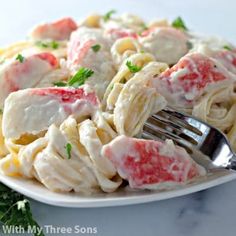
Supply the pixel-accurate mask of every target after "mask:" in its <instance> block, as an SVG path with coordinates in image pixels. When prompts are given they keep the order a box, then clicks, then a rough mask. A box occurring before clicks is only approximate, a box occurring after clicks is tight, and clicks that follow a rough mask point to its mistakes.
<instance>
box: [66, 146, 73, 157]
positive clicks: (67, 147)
mask: <svg viewBox="0 0 236 236" xmlns="http://www.w3.org/2000/svg"><path fill="white" fill-rule="evenodd" d="M71 151H72V145H71V144H70V143H67V144H66V153H67V157H68V159H71Z"/></svg>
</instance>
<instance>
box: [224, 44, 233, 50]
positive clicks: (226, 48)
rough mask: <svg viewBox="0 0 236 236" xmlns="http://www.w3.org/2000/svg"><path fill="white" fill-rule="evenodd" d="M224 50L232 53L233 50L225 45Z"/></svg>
mask: <svg viewBox="0 0 236 236" xmlns="http://www.w3.org/2000/svg"><path fill="white" fill-rule="evenodd" d="M223 48H224V49H225V50H229V51H232V48H231V47H230V46H229V45H224V46H223Z"/></svg>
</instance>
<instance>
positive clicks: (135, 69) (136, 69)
mask: <svg viewBox="0 0 236 236" xmlns="http://www.w3.org/2000/svg"><path fill="white" fill-rule="evenodd" d="M126 66H127V67H128V68H129V71H130V72H131V73H136V72H139V71H140V70H141V69H142V67H141V66H136V65H134V64H132V63H131V61H127V62H126Z"/></svg>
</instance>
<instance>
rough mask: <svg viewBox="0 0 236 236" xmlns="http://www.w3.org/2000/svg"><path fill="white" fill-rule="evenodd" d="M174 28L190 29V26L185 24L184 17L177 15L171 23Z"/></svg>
mask: <svg viewBox="0 0 236 236" xmlns="http://www.w3.org/2000/svg"><path fill="white" fill-rule="evenodd" d="M171 25H172V26H173V27H174V28H176V29H181V30H185V31H188V28H187V27H186V26H185V23H184V21H183V20H182V18H181V17H180V16H179V17H177V18H176V19H175V20H174V21H173V22H172V24H171Z"/></svg>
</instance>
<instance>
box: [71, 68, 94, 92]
mask: <svg viewBox="0 0 236 236" xmlns="http://www.w3.org/2000/svg"><path fill="white" fill-rule="evenodd" d="M93 74H94V71H92V70H90V69H88V68H84V67H81V68H80V69H79V70H78V72H77V73H76V74H75V75H74V76H72V77H71V79H70V80H69V81H68V85H69V86H72V87H75V88H78V87H79V86H81V85H83V84H84V83H85V81H86V80H87V79H88V78H89V77H91V76H92V75H93Z"/></svg>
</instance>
